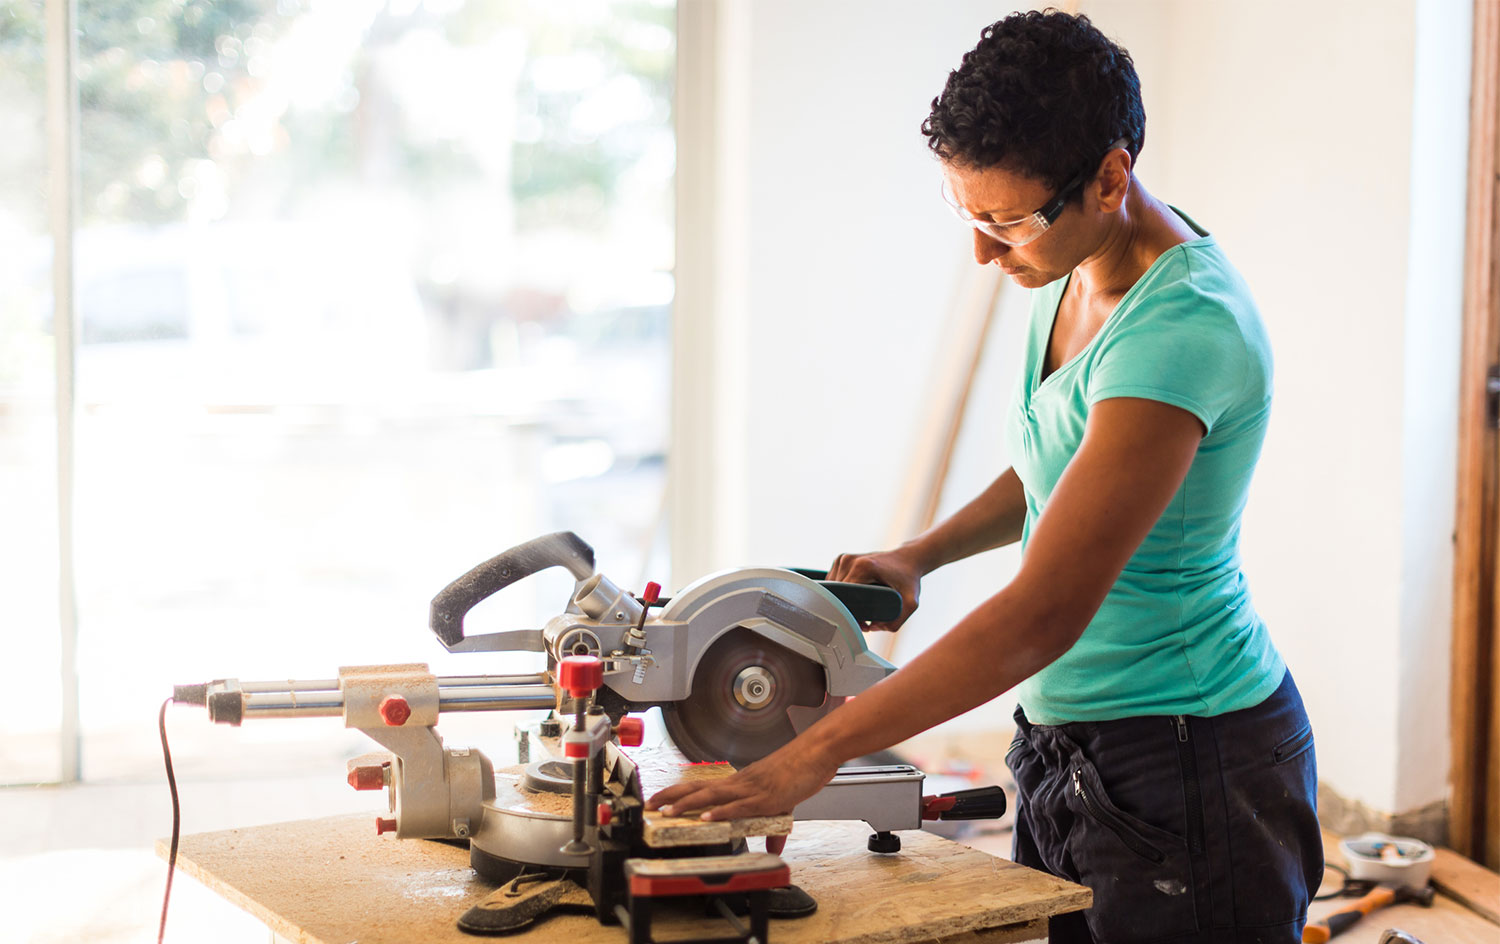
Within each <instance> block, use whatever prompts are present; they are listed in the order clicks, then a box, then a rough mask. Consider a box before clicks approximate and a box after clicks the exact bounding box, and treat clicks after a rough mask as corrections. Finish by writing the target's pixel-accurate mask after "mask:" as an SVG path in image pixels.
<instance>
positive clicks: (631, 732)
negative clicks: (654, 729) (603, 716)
mask: <svg viewBox="0 0 1500 944" xmlns="http://www.w3.org/2000/svg"><path fill="white" fill-rule="evenodd" d="M615 736H616V737H618V738H619V739H620V746H622V747H640V746H641V742H642V741H644V740H645V739H646V725H645V723H644V722H643V721H641V719H640V718H621V719H620V723H619V724H617V725H615Z"/></svg>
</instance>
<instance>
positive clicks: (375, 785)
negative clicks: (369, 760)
mask: <svg viewBox="0 0 1500 944" xmlns="http://www.w3.org/2000/svg"><path fill="white" fill-rule="evenodd" d="M349 786H351V787H353V788H354V789H356V790H380V789H383V788H384V787H385V768H384V767H382V766H377V765H374V764H366V765H364V766H361V767H356V768H354V769H353V770H351V771H349Z"/></svg>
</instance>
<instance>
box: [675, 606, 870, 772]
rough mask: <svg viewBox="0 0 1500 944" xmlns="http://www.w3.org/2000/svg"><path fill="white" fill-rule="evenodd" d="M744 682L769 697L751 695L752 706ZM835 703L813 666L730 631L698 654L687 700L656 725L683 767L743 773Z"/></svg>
mask: <svg viewBox="0 0 1500 944" xmlns="http://www.w3.org/2000/svg"><path fill="white" fill-rule="evenodd" d="M747 677H755V678H758V679H762V680H764V679H769V680H770V683H771V684H770V685H769V694H765V693H764V689H762V690H760V691H758V692H755V693H754V694H755V695H757V696H759V697H758V698H747V697H746V694H747V693H746V691H745V689H744V687H743V680H744V679H746V678H747ZM737 689H738V690H739V693H738V694H737ZM761 699H763V700H761ZM747 702H749V703H748V704H747ZM842 702H843V699H842V698H832V697H830V696H829V695H828V683H827V676H826V675H825V674H824V672H823V667H822V666H821V665H818V664H817V663H816V662H813V661H811V660H810V659H806V658H804V657H802V656H800V655H797V654H796V653H794V652H792V651H791V650H790V649H787V648H785V647H784V646H778V645H777V644H776V643H773V642H771V641H770V640H769V639H766V638H765V637H764V636H762V635H760V634H759V633H755V632H752V631H751V630H748V629H746V628H744V627H743V626H736V627H735V628H734V629H731V630H730V631H729V632H727V633H725V634H724V635H722V636H720V637H719V638H718V639H716V640H714V642H713V644H712V645H711V646H709V647H708V649H707V650H706V651H705V652H704V653H703V658H702V659H700V660H699V662H698V668H697V669H696V670H695V671H694V673H693V686H692V692H691V693H690V694H689V695H688V697H687V698H685V699H683V700H682V701H679V702H674V703H672V704H670V705H664V706H663V707H662V718H663V720H664V721H665V722H666V726H667V733H668V734H669V735H671V738H672V741H673V743H675V744H676V745H677V749H678V750H679V751H681V752H682V754H683V756H684V757H686V758H687V759H688V760H693V761H728V762H729V763H731V764H733V765H734V766H736V767H744V766H745V765H747V764H750V763H753V762H754V761H757V760H760V759H761V758H762V757H765V756H766V755H767V754H769V753H771V752H772V751H774V750H776V749H777V748H778V747H781V746H782V745H783V744H785V743H786V742H788V741H790V740H791V739H792V738H794V737H796V736H797V732H798V731H799V730H800V729H801V728H803V727H806V725H807V724H809V723H811V721H812V720H816V718H817V717H820V716H821V715H823V714H826V713H827V712H828V711H831V710H833V708H834V707H836V706H837V705H838V704H841V703H842ZM794 718H795V719H796V723H794V720H793V719H794Z"/></svg>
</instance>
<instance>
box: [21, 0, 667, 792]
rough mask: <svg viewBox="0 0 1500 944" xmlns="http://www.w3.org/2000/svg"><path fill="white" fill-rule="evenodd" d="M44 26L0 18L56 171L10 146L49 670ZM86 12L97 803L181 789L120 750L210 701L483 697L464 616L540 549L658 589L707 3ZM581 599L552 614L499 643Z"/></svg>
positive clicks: (30, 519) (82, 440) (358, 0)
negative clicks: (693, 51)
mask: <svg viewBox="0 0 1500 944" xmlns="http://www.w3.org/2000/svg"><path fill="white" fill-rule="evenodd" d="M42 8H43V5H42V4H40V3H19V2H6V3H3V4H0V127H3V128H5V129H7V130H8V131H9V132H10V135H9V138H10V139H11V140H13V141H16V142H19V143H20V145H21V146H19V147H12V146H9V145H8V146H7V147H6V148H4V149H0V161H3V162H4V166H3V170H4V173H0V240H3V245H4V246H6V247H7V248H8V249H10V250H11V251H9V252H7V253H6V254H5V255H6V256H7V258H6V260H5V261H4V262H3V263H0V264H3V265H5V266H6V267H7V269H6V275H7V280H8V284H10V285H12V286H19V287H21V288H20V290H18V291H14V292H12V291H8V292H7V293H5V296H4V301H3V302H0V305H3V306H4V307H3V309H0V316H3V321H0V406H3V407H4V412H3V413H0V423H3V424H4V425H3V426H0V462H3V463H4V464H3V465H0V474H4V475H6V476H7V478H8V480H10V481H9V482H8V483H7V484H10V482H14V483H15V486H16V489H15V490H14V491H13V490H12V489H10V488H7V489H6V498H5V499H0V500H4V501H7V502H10V503H15V504H16V506H17V507H16V508H14V509H10V508H9V505H8V506H7V509H8V513H7V520H9V521H12V522H13V524H12V526H11V527H8V528H7V529H6V533H5V534H4V536H3V537H0V554H3V555H4V559H5V560H7V561H8V562H9V564H10V566H9V568H8V570H7V576H8V577H18V576H19V577H22V578H23V579H24V580H27V581H29V582H31V583H35V582H37V581H41V582H42V583H43V584H46V583H47V582H48V581H52V582H53V584H54V585H53V587H51V588H47V587H45V586H44V587H43V589H44V590H46V591H47V592H44V593H41V594H39V595H38V601H37V602H36V603H28V604H26V607H27V608H26V609H25V610H18V609H17V607H18V606H19V605H20V604H17V603H16V602H15V601H14V600H7V601H6V604H5V605H6V606H7V607H8V608H10V614H9V616H8V618H10V617H24V618H26V619H28V620H30V621H32V623H34V624H35V625H36V627H37V629H36V632H35V635H36V636H37V637H38V638H39V639H45V638H46V637H47V632H48V630H47V626H48V625H50V624H49V622H48V620H49V619H50V620H51V621H53V622H55V619H56V616H55V613H49V611H48V608H49V607H52V608H54V609H55V580H56V564H55V553H56V552H55V544H56V535H55V530H56V519H55V515H56V510H55V502H56V497H55V474H56V473H55V465H54V464H53V463H54V459H53V455H54V453H55V448H56V441H55V434H53V433H50V432H49V431H50V430H53V429H55V412H49V411H52V410H53V407H52V406H51V400H50V397H51V390H52V385H53V384H54V377H53V375H52V372H51V371H52V367H51V364H52V350H51V340H50V339H51V336H52V322H53V312H52V308H51V294H50V283H49V266H50V258H51V253H50V240H49V238H48V236H47V206H46V199H45V188H46V179H47V175H48V173H49V172H50V168H48V166H47V156H46V137H45V126H44V119H45V108H46V105H45V97H44V95H43V94H42V91H43V81H44V71H43V70H44V67H45V56H46V44H45V35H44V29H45V23H44V22H43V10H42ZM77 11H78V19H77V25H78V30H79V33H78V62H77V78H78V86H79V99H80V101H79V106H80V133H81V141H80V147H81V164H80V174H81V184H80V187H81V189H80V192H79V206H80V208H81V219H80V221H79V229H78V231H77V233H76V237H75V238H76V274H75V281H76V290H75V293H76V297H77V308H78V317H79V320H80V329H81V330H80V337H79V341H78V348H77V372H76V383H77V390H78V403H79V408H78V424H79V425H78V433H77V443H78V453H77V460H76V461H77V486H76V488H77V512H76V518H77V526H76V534H77V538H76V540H77V547H78V549H77V561H76V567H77V574H78V596H79V612H80V616H79V622H80V641H79V649H80V672H81V680H80V690H81V692H82V717H83V724H84V728H85V742H84V747H85V753H84V772H85V775H86V776H107V775H112V774H124V773H129V772H132V771H135V770H137V769H144V768H146V767H147V766H149V765H153V764H156V763H159V760H158V759H157V758H156V757H155V754H154V753H153V752H154V750H155V748H154V746H152V745H151V744H150V743H149V739H144V740H143V739H139V738H137V737H135V736H134V735H133V734H132V735H131V736H124V735H122V733H121V732H124V731H126V730H129V731H132V732H135V731H137V730H138V729H141V730H145V731H146V733H147V734H149V733H150V732H149V727H147V728H144V729H143V728H142V725H141V724H140V719H141V718H144V717H147V716H149V715H150V713H151V712H152V711H153V710H154V706H155V705H156V704H158V703H159V702H160V700H161V699H162V698H163V697H165V695H166V694H169V693H170V685H171V684H172V683H173V682H184V681H200V680H203V679H206V678H209V677H222V676H227V675H235V676H239V677H242V678H254V677H277V678H285V677H289V676H295V675H305V676H310V677H327V676H328V675H329V674H330V673H331V672H332V671H333V670H335V669H336V668H337V666H339V665H345V664H351V663H359V662H379V661H403V662H404V661H428V662H431V663H433V664H434V666H435V667H436V666H441V665H451V664H452V663H451V661H449V660H452V659H453V658H454V657H451V656H448V655H447V654H446V653H444V652H442V650H441V649H440V647H438V646H437V644H436V642H435V641H434V640H433V639H432V637H431V634H430V633H429V632H428V631H427V629H426V608H427V603H428V601H429V600H430V599H431V597H432V596H433V595H434V594H435V593H436V592H437V591H438V590H440V589H441V588H442V587H443V586H444V585H445V584H446V583H447V582H448V581H450V580H452V579H453V578H454V577H457V576H458V575H459V574H460V573H462V572H463V571H465V570H467V569H468V568H469V567H471V566H472V565H474V564H476V563H478V562H479V561H481V560H483V559H485V558H487V557H489V556H492V555H493V554H495V553H497V552H498V551H500V550H502V549H504V548H505V547H508V546H510V545H512V544H515V543H519V542H520V541H523V540H526V539H528V538H530V537H533V536H535V535H536V534H539V533H542V532H545V531H549V530H556V529H564V528H566V529H571V530H574V531H577V532H578V533H579V534H580V535H581V536H583V537H584V539H585V540H588V541H590V542H591V543H593V544H594V545H595V547H596V550H597V552H598V559H599V561H600V566H601V568H602V569H605V570H607V571H608V572H610V573H611V574H612V576H614V577H615V579H617V580H618V581H623V582H625V583H627V584H629V583H633V582H635V581H636V580H637V579H638V578H639V577H642V576H644V575H646V574H649V573H651V572H653V568H656V569H657V571H656V572H658V573H659V569H660V568H661V567H664V562H665V560H666V553H665V548H664V547H662V546H660V545H661V541H662V540H664V534H665V529H664V528H660V527H659V524H660V522H659V520H658V519H659V517H660V509H661V507H662V502H661V490H662V487H663V481H664V475H663V469H664V463H665V457H666V453H667V449H668V442H667V419H666V417H667V413H668V411H667V396H668V393H669V378H668V371H669V364H670V356H669V355H670V351H669V347H668V345H669V334H670V317H671V299H672V276H671V273H672V264H673V260H672V251H673V233H672V207H671V195H672V175H673V170H674V159H675V139H674V134H673V128H672V116H671V110H670V102H671V89H672V84H673V81H674V76H673V62H674V56H675V49H674V46H675V36H674V20H675V10H674V7H673V5H672V3H670V2H661V0H642V2H624V0H621V2H610V0H593V2H587V0H580V2H568V3H557V2H548V0H468V2H466V0H425V2H424V0H379V2H376V0H129V2H121V0H78V3H77ZM23 402H24V403H28V404H30V406H27V407H25V408H24V409H23V408H22V407H20V406H17V404H19V403H23ZM22 427H24V429H23V428H22ZM49 435H52V436H53V438H51V439H48V436H49ZM48 489H53V491H51V492H50V493H49V492H48V491H47V490H48ZM17 494H21V495H24V496H25V498H24V500H21V499H18V498H16V497H14V496H16V495H17ZM12 514H13V517H11V515H12ZM48 542H51V544H50V545H49V544H48ZM48 547H50V548H51V551H50V553H51V554H52V555H53V557H52V559H51V563H48V557H47V554H48V550H47V548H48ZM532 583H535V584H536V586H534V587H533V586H529V585H530V584H532ZM502 597H503V599H502ZM565 602H566V588H565V587H558V586H557V585H556V584H555V582H554V583H549V582H548V581H547V580H537V581H526V582H525V583H523V584H521V585H517V587H515V588H512V590H508V591H506V593H505V594H502V595H501V596H500V597H497V598H496V599H495V600H494V601H492V602H487V603H486V604H484V605H482V606H481V608H480V609H479V610H476V613H475V619H476V620H479V621H480V623H479V624H478V625H479V629H477V630H476V631H483V630H484V628H485V623H486V622H488V623H491V624H493V625H490V626H489V627H488V628H489V629H501V628H520V627H523V626H535V625H540V621H541V620H544V619H545V618H546V617H547V616H548V615H551V614H552V613H555V612H557V611H559V610H560V609H561V608H562V606H563V604H564V603H565ZM506 658H508V657H505V656H498V657H490V658H489V662H488V664H485V665H476V664H472V663H473V662H474V661H475V657H472V656H470V657H462V658H460V659H459V662H458V663H457V665H456V667H455V668H456V670H457V671H466V672H474V671H503V670H505V667H504V666H503V665H501V663H503V662H504V660H505V659H506ZM465 660H468V661H465ZM52 664H54V663H46V668H47V669H50V667H51V665H52ZM37 676H38V678H37V680H36V682H35V684H36V686H37V687H38V689H39V690H40V689H44V688H46V687H47V685H49V684H50V682H49V680H48V672H47V671H39V672H38V673H37ZM51 697H53V700H54V702H55V695H53V696H51ZM43 715H44V716H43V717H42V718H41V719H40V720H39V721H38V720H36V719H30V720H10V719H8V720H7V721H5V722H0V725H3V726H8V727H3V728H0V745H5V746H0V771H4V772H5V773H0V779H15V777H14V776H12V775H11V774H10V773H9V772H10V771H11V770H14V769H15V768H14V766H13V765H14V763H17V762H18V759H19V758H20V757H21V756H26V751H27V749H28V748H27V745H28V744H30V745H32V746H36V745H40V744H42V743H44V742H45V741H46V740H47V738H48V737H49V736H50V735H48V734H47V729H48V728H49V726H51V727H55V724H56V722H55V719H52V718H47V717H45V712H44V713H43ZM283 736H284V737H298V736H300V735H297V734H294V733H291V731H290V728H289V729H288V733H286V734H285V735H276V737H283ZM211 744H212V738H210V739H209V740H208V741H206V742H205V746H204V749H205V750H210V751H211V750H212V748H211ZM241 749H243V745H241ZM7 753H9V754H11V755H12V756H10V757H7V756H6V755H7ZM210 760H212V758H210ZM26 776H27V778H30V775H29V774H28V775H26Z"/></svg>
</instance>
